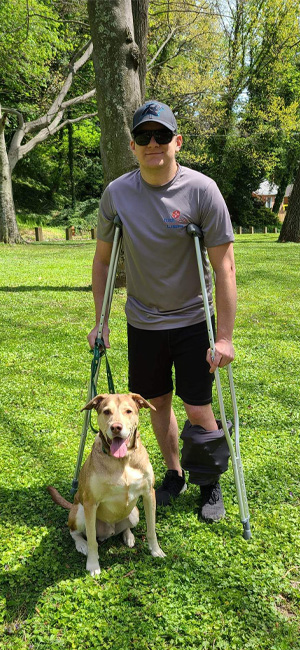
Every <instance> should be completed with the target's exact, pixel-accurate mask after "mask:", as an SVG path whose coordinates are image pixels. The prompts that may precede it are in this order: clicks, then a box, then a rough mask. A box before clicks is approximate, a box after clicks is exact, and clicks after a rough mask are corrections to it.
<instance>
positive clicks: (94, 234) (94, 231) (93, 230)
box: [91, 228, 96, 239]
mask: <svg viewBox="0 0 300 650" xmlns="http://www.w3.org/2000/svg"><path fill="white" fill-rule="evenodd" d="M91 237H92V239H96V228H91Z"/></svg>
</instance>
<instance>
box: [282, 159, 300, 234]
mask: <svg viewBox="0 0 300 650" xmlns="http://www.w3.org/2000/svg"><path fill="white" fill-rule="evenodd" d="M278 241H279V242H288V241H293V242H296V243H299V242H300V167H299V169H298V171H297V174H296V178H295V183H294V187H293V191H292V194H291V196H290V199H289V204H288V208H287V211H286V216H285V219H284V222H283V224H282V228H281V231H280V235H279V238H278Z"/></svg>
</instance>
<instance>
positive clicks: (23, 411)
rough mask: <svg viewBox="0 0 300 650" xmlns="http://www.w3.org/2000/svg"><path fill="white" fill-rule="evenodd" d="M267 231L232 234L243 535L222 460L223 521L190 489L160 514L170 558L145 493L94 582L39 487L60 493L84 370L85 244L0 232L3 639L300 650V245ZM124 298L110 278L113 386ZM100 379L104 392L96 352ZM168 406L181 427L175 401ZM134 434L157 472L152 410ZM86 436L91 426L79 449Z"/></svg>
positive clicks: (18, 647)
mask: <svg viewBox="0 0 300 650" xmlns="http://www.w3.org/2000/svg"><path fill="white" fill-rule="evenodd" d="M276 237H277V236H276V235H274V234H268V235H252V236H250V235H241V236H237V237H236V244H235V255H236V262H237V282H238V294H239V308H238V314H237V321H236V330H235V348H236V360H235V362H234V364H233V373H234V381H235V388H236V393H237V400H238V407H239V415H240V437H241V451H242V459H243V464H244V472H245V481H246V487H247V494H248V501H249V510H250V516H251V528H252V535H253V537H252V539H251V540H250V541H248V542H247V541H245V540H244V539H243V537H242V525H241V523H240V521H239V513H238V506H237V498H236V490H235V486H234V480H233V472H232V467H231V463H230V466H229V470H228V472H227V473H226V474H225V475H224V476H223V478H222V488H223V494H224V501H225V506H226V512H227V516H226V518H225V519H224V520H223V521H221V522H219V523H218V524H213V525H211V526H209V525H207V524H205V523H199V522H198V520H197V503H198V491H197V488H196V486H189V488H188V490H187V492H186V493H185V494H184V495H182V497H180V498H179V499H178V501H176V503H174V505H173V506H172V507H171V508H170V509H167V510H164V509H159V510H158V512H157V534H158V539H159V543H160V545H161V547H162V549H163V550H164V551H165V553H166V558H165V559H160V558H156V559H154V558H152V557H151V556H150V553H149V551H148V548H147V543H146V541H145V518H144V513H143V507H142V504H141V508H140V512H141V520H140V523H139V525H138V528H137V529H136V546H135V547H134V548H133V549H128V548H127V547H125V546H124V545H123V544H122V542H121V540H120V539H118V538H117V539H112V540H110V541H107V542H105V543H103V544H102V545H101V547H100V554H99V555H100V565H101V568H102V572H101V574H100V576H99V577H98V578H97V579H93V578H91V577H90V576H89V575H88V574H87V573H86V571H85V559H84V557H83V556H82V555H80V554H79V553H77V551H76V550H75V546H74V542H73V540H72V539H71V537H70V535H69V533H68V529H67V527H66V521H67V513H66V511H64V510H62V509H61V508H59V507H58V506H56V505H55V504H54V503H53V502H52V501H51V499H50V497H49V495H48V493H47V491H46V486H47V485H48V484H52V485H54V486H56V487H57V488H58V489H59V491H60V492H61V493H62V494H63V495H64V496H65V497H67V498H69V493H70V486H71V482H72V478H73V472H74V466H75V461H76V456H77V450H78V446H79V438H80V433H81V426H82V414H81V413H80V409H81V408H82V406H83V405H84V403H85V399H86V393H87V384H88V379H89V374H90V363H91V355H90V354H89V351H88V344H87V340H86V335H87V333H88V331H89V329H90V328H91V327H92V325H93V321H94V316H93V300H92V293H91V288H90V276H91V263H92V258H93V252H94V247H95V242H93V241H84V242H78V241H76V242H61V243H59V242H55V241H53V242H51V243H42V244H35V243H31V244H28V245H24V246H12V247H10V246H4V245H0V259H1V266H0V269H1V270H0V275H1V287H0V308H1V323H2V327H1V379H0V391H1V398H0V404H1V406H0V408H1V420H0V436H1V457H0V458H1V460H0V462H1V487H0V490H1V493H0V500H1V551H2V553H1V559H0V565H1V566H0V569H1V596H0V598H1V601H0V616H1V622H2V627H1V633H0V645H1V647H3V648H7V649H9V650H25V649H26V650H27V649H28V650H29V649H30V650H39V649H44V648H45V650H50V649H51V650H52V648H53V649H55V648H62V649H66V650H69V649H75V650H90V649H91V648H97V649H101V648H105V649H107V650H127V649H128V650H133V649H134V648H136V649H137V650H148V649H149V650H179V649H181V648H182V649H184V650H196V649H197V650H198V649H203V650H204V649H205V650H250V649H255V650H299V648H300V634H299V623H300V614H299V601H300V591H299V587H300V577H299V573H300V571H299V568H300V539H299V527H300V515H299V501H300V489H299V464H300V463H299V458H300V454H299V452H300V449H299V446H300V444H299V443H300V436H299V433H300V432H299V410H300V409H299V387H300V381H299V361H300V345H299V338H300V309H299V295H300V284H299V266H300V265H299V262H300V247H299V245H297V244H278V243H277V242H276ZM124 302H125V292H124V290H123V289H118V290H116V292H115V296H114V300H113V305H112V314H111V330H112V333H111V344H112V347H111V350H110V351H109V359H110V363H111V368H112V372H113V377H114V381H115V388H116V390H117V391H118V392H124V391H126V387H127V355H126V326H125V320H124V315H123V308H124ZM222 377H223V378H224V394H225V402H226V410H227V412H228V415H229V416H230V415H231V409H230V402H229V399H228V390H227V386H226V371H222ZM98 389H99V392H100V391H103V390H106V378H105V371H104V364H103V368H102V369H101V375H100V378H99V382H98ZM214 406H215V409H216V411H217V401H216V399H215V401H214ZM175 408H176V413H177V416H178V420H179V424H180V426H182V425H183V423H184V419H185V418H184V413H183V410H182V407H181V404H180V401H179V400H177V399H176V400H175ZM141 432H142V439H143V442H144V443H145V444H146V446H147V449H148V452H149V455H150V459H151V461H152V464H153V467H154V471H155V475H156V478H157V481H158V482H159V481H160V480H161V478H162V476H163V474H164V465H163V462H162V459H161V456H160V453H159V451H158V448H157V445H156V442H155V439H154V436H153V434H152V432H151V427H150V420H149V414H148V412H146V411H145V412H143V413H142V418H141ZM92 441H93V434H92V433H89V435H88V441H87V444H86V449H85V456H86V454H87V453H88V451H89V449H90V447H91V444H92Z"/></svg>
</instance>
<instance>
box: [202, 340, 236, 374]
mask: <svg viewBox="0 0 300 650" xmlns="http://www.w3.org/2000/svg"><path fill="white" fill-rule="evenodd" d="M233 359H234V347H233V345H232V341H227V340H226V339H220V340H219V341H216V343H215V358H214V360H212V358H211V349H210V348H209V349H208V350H207V355H206V361H207V362H208V363H209V365H210V370H209V372H210V373H213V372H215V370H216V368H223V367H224V366H227V365H228V364H229V363H231V361H233Z"/></svg>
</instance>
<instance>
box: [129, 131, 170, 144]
mask: <svg viewBox="0 0 300 650" xmlns="http://www.w3.org/2000/svg"><path fill="white" fill-rule="evenodd" d="M174 135H175V133H173V131H170V129H156V130H154V131H140V132H139V133H134V134H133V139H134V141H135V143H136V144H138V145H139V146H140V147H145V146H146V145H147V144H149V142H150V140H151V138H152V136H153V137H154V140H155V142H157V144H169V142H171V140H172V139H173V137H174Z"/></svg>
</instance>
